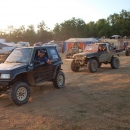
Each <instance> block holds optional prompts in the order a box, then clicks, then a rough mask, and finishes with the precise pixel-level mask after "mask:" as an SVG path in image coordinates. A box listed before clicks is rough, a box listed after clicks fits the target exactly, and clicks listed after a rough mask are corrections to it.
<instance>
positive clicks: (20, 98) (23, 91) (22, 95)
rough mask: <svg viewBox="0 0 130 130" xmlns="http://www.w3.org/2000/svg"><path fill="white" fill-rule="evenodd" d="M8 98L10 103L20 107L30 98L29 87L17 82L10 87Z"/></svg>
mask: <svg viewBox="0 0 130 130" xmlns="http://www.w3.org/2000/svg"><path fill="white" fill-rule="evenodd" d="M10 96H11V99H12V101H13V102H14V103H15V104H16V105H19V106H20V105H22V104H25V103H26V102H28V99H29V97H30V87H29V86H28V84H27V83H24V82H17V83H15V84H13V85H12V87H11V89H10Z"/></svg>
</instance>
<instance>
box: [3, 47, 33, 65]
mask: <svg viewBox="0 0 130 130" xmlns="http://www.w3.org/2000/svg"><path fill="white" fill-rule="evenodd" d="M32 51H33V50H32V48H19V49H14V50H13V52H12V53H11V54H10V55H9V56H8V58H7V59H6V60H5V62H10V63H27V62H29V61H30V58H31V55H32Z"/></svg>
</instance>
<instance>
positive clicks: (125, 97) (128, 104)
mask: <svg viewBox="0 0 130 130" xmlns="http://www.w3.org/2000/svg"><path fill="white" fill-rule="evenodd" d="M119 58H120V64H121V65H120V68H119V69H111V67H110V65H109V64H108V65H102V67H101V68H100V69H98V71H97V73H88V71H87V69H85V68H83V69H81V70H80V71H79V72H78V73H74V72H72V71H71V69H70V61H66V60H65V59H64V57H63V62H64V64H63V65H62V68H63V71H64V73H65V75H66V83H65V87H64V88H62V89H55V88H54V87H53V86H52V83H47V82H46V83H44V84H40V85H39V86H37V87H33V88H32V89H31V97H30V100H29V102H28V103H27V104H25V105H22V106H16V105H14V104H13V103H12V102H11V100H10V99H9V97H8V96H7V95H2V96H1V97H0V129H1V130H129V129H130V56H128V57H126V56H124V55H123V54H121V56H120V57H119Z"/></svg>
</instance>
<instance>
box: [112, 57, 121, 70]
mask: <svg viewBox="0 0 130 130" xmlns="http://www.w3.org/2000/svg"><path fill="white" fill-rule="evenodd" d="M119 66H120V61H119V58H117V57H112V59H111V67H112V68H113V69H118V68H119Z"/></svg>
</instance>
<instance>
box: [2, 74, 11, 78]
mask: <svg viewBox="0 0 130 130" xmlns="http://www.w3.org/2000/svg"><path fill="white" fill-rule="evenodd" d="M9 78H10V74H1V79H9Z"/></svg>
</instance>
